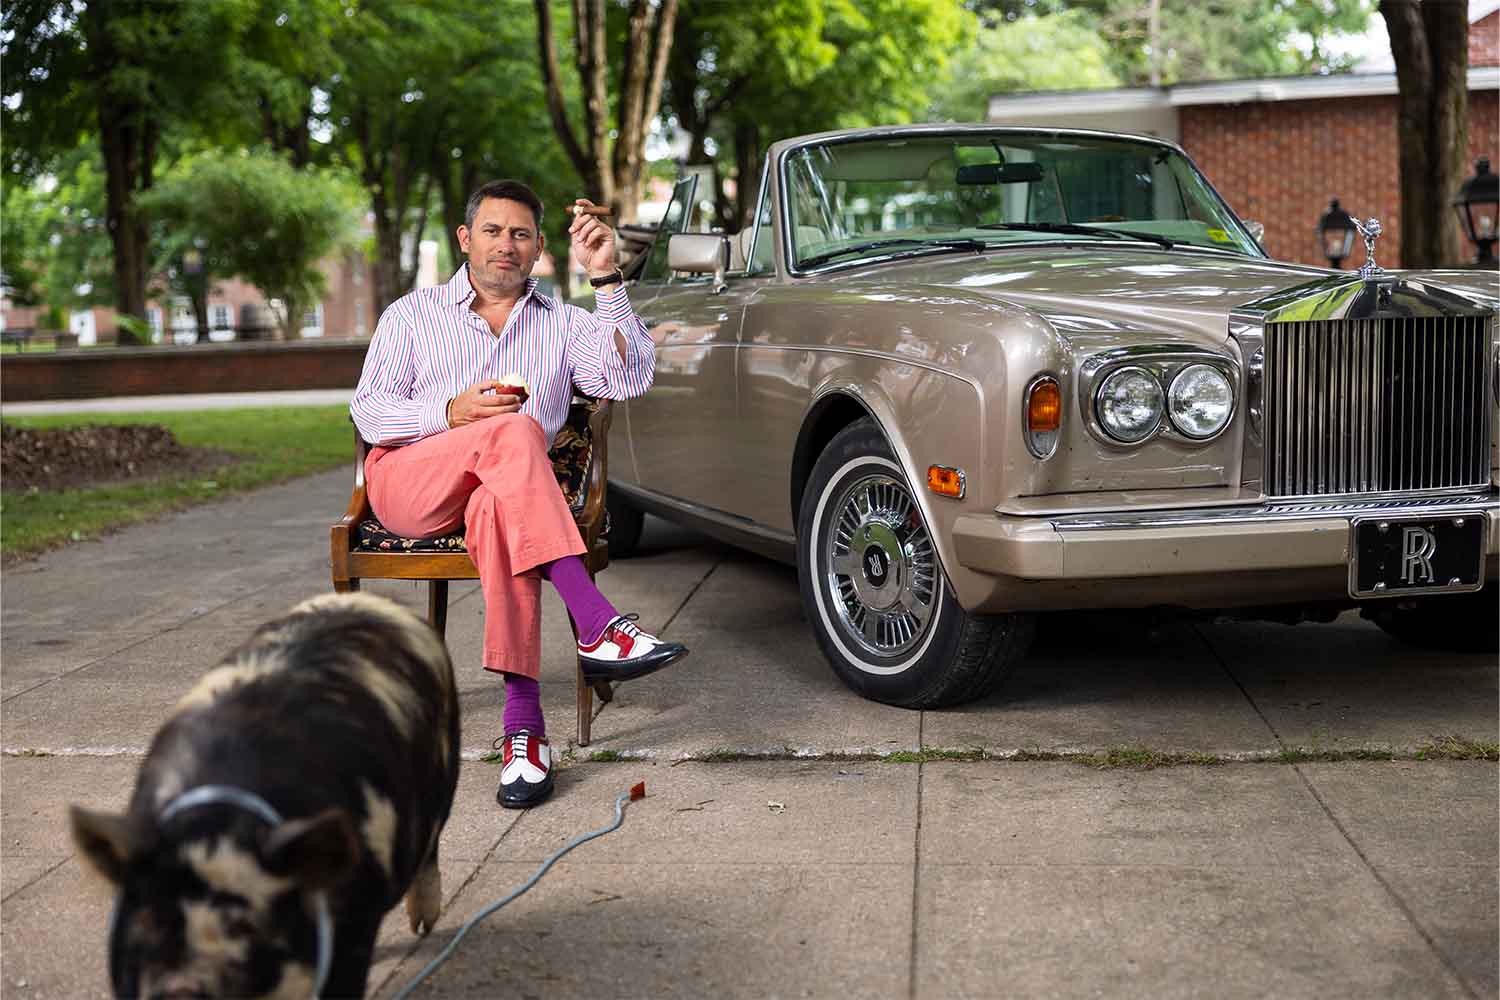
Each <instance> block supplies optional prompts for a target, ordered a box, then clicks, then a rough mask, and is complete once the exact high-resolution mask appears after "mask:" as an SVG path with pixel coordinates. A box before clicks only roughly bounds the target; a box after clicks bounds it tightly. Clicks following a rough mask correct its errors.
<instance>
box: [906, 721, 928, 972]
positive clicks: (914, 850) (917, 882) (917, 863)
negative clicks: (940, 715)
mask: <svg viewBox="0 0 1500 1000" xmlns="http://www.w3.org/2000/svg"><path fill="white" fill-rule="evenodd" d="M926 720H927V713H926V712H922V711H919V712H917V746H921V745H922V724H923V723H924V722H925V721H926ZM925 772H926V769H925V768H924V767H923V766H922V764H921V763H918V764H917V813H916V816H915V817H914V820H915V822H914V824H913V828H912V838H911V841H912V844H911V940H910V941H909V942H908V943H907V946H906V949H907V960H908V964H907V969H906V983H907V990H906V995H907V996H908V997H909V998H910V1000H916V997H917V945H918V943H919V942H920V941H921V937H920V936H919V934H918V927H917V921H918V920H919V919H920V917H921V912H922V779H923V777H924V776H925Z"/></svg>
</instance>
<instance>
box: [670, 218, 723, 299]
mask: <svg viewBox="0 0 1500 1000" xmlns="http://www.w3.org/2000/svg"><path fill="white" fill-rule="evenodd" d="M667 267H668V268H669V269H671V270H673V271H686V272H688V273H689V274H711V275H713V276H714V291H716V292H718V291H723V289H724V288H725V287H727V286H726V285H725V284H724V272H725V271H727V270H729V238H728V237H726V236H720V235H717V234H715V233H676V234H674V235H673V236H672V238H671V239H669V240H668V241H667Z"/></svg>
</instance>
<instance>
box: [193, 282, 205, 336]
mask: <svg viewBox="0 0 1500 1000" xmlns="http://www.w3.org/2000/svg"><path fill="white" fill-rule="evenodd" d="M188 301H189V302H191V303H192V304H193V322H194V323H196V324H197V325H198V335H197V337H195V338H194V340H196V341H197V342H198V343H200V344H206V343H208V284H207V282H204V283H203V284H195V286H194V287H193V288H192V289H191V290H190V291H189V292H188Z"/></svg>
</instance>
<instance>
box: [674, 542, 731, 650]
mask: <svg viewBox="0 0 1500 1000" xmlns="http://www.w3.org/2000/svg"><path fill="white" fill-rule="evenodd" d="M722 565H724V557H723V556H720V557H719V558H718V559H717V560H716V561H715V562H714V564H713V565H712V566H710V567H708V572H707V573H704V574H703V575H702V576H701V577H699V578H698V582H697V583H695V584H693V589H692V590H689V591H688V592H687V596H686V597H684V598H683V599H682V600H681V601H680V602H679V603H678V605H677V608H676V610H674V611H673V612H672V613H671V614H670V615H668V616H667V620H666V621H665V622H663V623H662V626H661V634H662V635H665V634H666V632H667V629H668V628H670V627H671V625H672V623H673V622H674V621H676V620H677V616H678V615H680V614H681V613H682V609H683V608H685V607H687V605H688V601H691V600H692V599H693V596H694V595H695V594H697V593H698V590H699V589H700V588H701V587H702V586H703V585H704V584H705V583H707V582H708V578H709V577H711V576H713V575H714V570H716V569H718V568H719V567H720V566H722Z"/></svg>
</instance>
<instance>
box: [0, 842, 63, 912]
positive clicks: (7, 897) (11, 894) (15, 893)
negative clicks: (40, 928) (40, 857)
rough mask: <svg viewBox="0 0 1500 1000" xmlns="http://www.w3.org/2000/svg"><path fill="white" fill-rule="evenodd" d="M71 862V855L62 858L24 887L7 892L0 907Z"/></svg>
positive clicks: (0, 902) (1, 900)
mask: <svg viewBox="0 0 1500 1000" xmlns="http://www.w3.org/2000/svg"><path fill="white" fill-rule="evenodd" d="M72 860H73V855H71V854H69V855H68V856H67V857H65V858H63V859H62V860H61V861H59V862H58V863H57V864H55V865H51V866H49V867H48V868H47V870H46V871H44V872H42V873H41V874H40V875H38V876H36V877H35V878H33V879H32V880H31V881H29V882H27V883H26V884H25V885H18V886H16V887H15V888H14V889H12V890H11V891H10V892H7V893H6V894H5V897H4V898H3V899H0V905H4V904H5V903H9V902H10V901H11V900H12V899H15V898H16V897H17V896H19V895H20V894H21V893H23V892H25V891H26V890H27V889H30V888H31V887H32V886H34V885H36V884H37V883H38V882H40V881H41V880H42V879H44V878H46V877H47V876H48V875H51V874H52V873H53V872H55V871H57V870H58V869H59V868H61V867H62V866H63V865H65V864H67V863H68V862H69V861H72Z"/></svg>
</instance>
